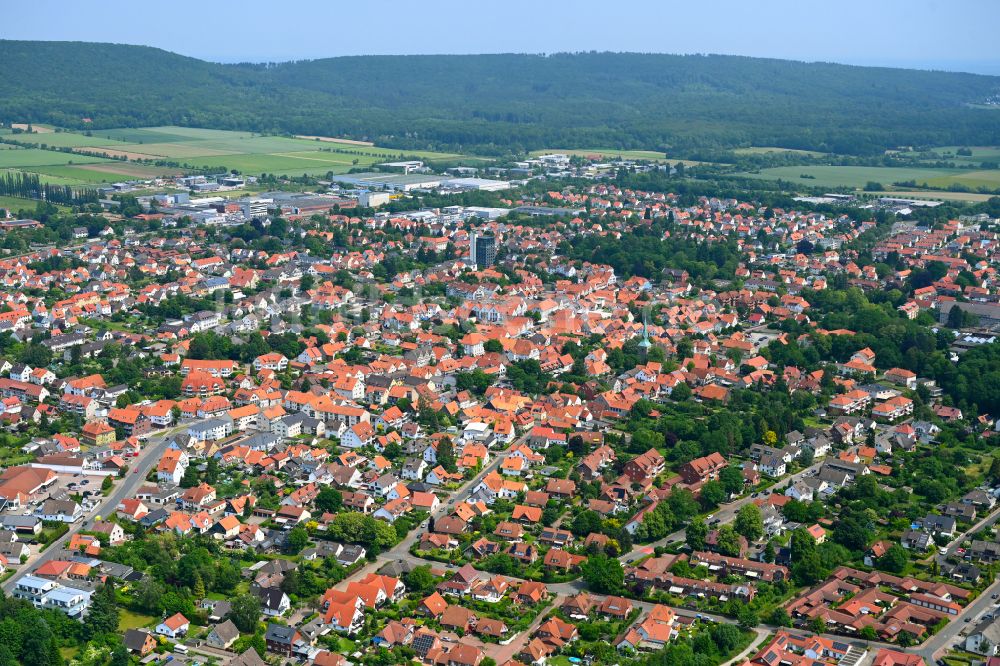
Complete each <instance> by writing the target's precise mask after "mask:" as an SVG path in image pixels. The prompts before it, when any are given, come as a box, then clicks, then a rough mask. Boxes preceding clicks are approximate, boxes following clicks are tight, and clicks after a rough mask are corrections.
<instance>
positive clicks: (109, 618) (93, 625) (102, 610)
mask: <svg viewBox="0 0 1000 666" xmlns="http://www.w3.org/2000/svg"><path fill="white" fill-rule="evenodd" d="M118 616H119V612H118V602H117V600H116V599H115V588H114V585H113V584H111V583H105V584H104V585H101V586H100V587H99V588H97V590H96V591H95V592H94V594H93V596H92V597H91V600H90V608H89V609H88V610H87V621H86V622H85V623H84V625H83V630H84V636H85V638H86V639H87V640H92V639H93V638H94V637H95V636H100V635H102V634H116V633H118Z"/></svg>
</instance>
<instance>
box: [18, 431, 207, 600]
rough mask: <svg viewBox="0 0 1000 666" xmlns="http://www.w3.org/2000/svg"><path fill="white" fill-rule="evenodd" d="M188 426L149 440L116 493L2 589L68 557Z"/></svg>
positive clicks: (26, 565)
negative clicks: (77, 538)
mask: <svg viewBox="0 0 1000 666" xmlns="http://www.w3.org/2000/svg"><path fill="white" fill-rule="evenodd" d="M186 428H187V426H186V425H184V426H175V427H174V428H171V429H169V430H164V431H161V432H159V433H157V434H156V435H153V436H152V437H150V438H149V439H148V440H147V441H146V444H145V445H144V446H143V447H142V450H141V451H140V452H139V455H138V456H136V457H135V458H133V459H132V460H131V461H130V463H131V464H130V465H129V471H128V474H126V475H125V477H124V478H123V479H120V480H119V481H118V483H117V484H115V488H114V490H113V491H112V492H111V494H110V495H109V496H108V497H107V498H105V500H104V501H103V502H101V503H100V504H98V505H97V506H96V507H95V508H94V509H92V510H91V511H90V513H87V514H84V516H83V518H82V519H80V520H78V521H77V522H75V523H73V524H72V525H70V528H69V531H68V532H67V533H66V534H64V535H63V536H61V537H59V538H58V539H56V540H55V541H53V542H52V543H51V544H50V545H49V547H48V548H46V549H45V551H44V552H41V553H35V554H34V555H31V556H30V557H29V558H28V561H27V562H25V563H24V565H22V566H21V568H20V572H19V574H18V575H15V576H12V577H10V578H8V579H7V580H6V581H4V583H3V586H2V588H3V590H4V591H5V592H7V593H10V591H11V590H13V589H14V583H15V582H17V579H18V578H20V577H21V575H23V574H25V573H27V572H29V571H34V570H35V569H37V568H38V567H39V566H41V565H42V564H45V563H46V562H48V561H50V560H54V559H57V558H58V557H63V556H65V550H64V547H65V545H66V544H67V543H68V542H69V540H70V538H72V536H73V535H74V534H76V533H77V532H79V531H80V530H81V529H83V528H84V525H88V524H90V521H91V520H93V518H94V517H95V516H102V517H106V516H109V515H111V514H112V513H114V511H115V509H116V508H117V507H118V504H119V503H120V502H121V501H122V500H123V499H125V498H127V497H131V496H132V495H133V494H134V493H135V491H136V490H137V489H138V488H139V486H140V485H142V484H143V483H144V482H145V481H146V475H147V474H148V473H149V470H150V469H152V468H153V467H154V466H155V465H156V464H157V463H158V462H159V461H160V457H161V456H162V455H163V452H164V451H165V450H166V449H167V444H168V443H169V441H170V438H171V437H172V436H173V435H174V434H176V433H177V432H179V431H180V430H184V429H186ZM136 469H138V470H139V471H138V473H133V472H134V470H136Z"/></svg>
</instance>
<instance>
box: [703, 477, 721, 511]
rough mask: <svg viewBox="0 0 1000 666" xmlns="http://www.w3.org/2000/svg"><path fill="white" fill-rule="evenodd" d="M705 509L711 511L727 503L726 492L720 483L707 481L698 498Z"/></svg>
mask: <svg viewBox="0 0 1000 666" xmlns="http://www.w3.org/2000/svg"><path fill="white" fill-rule="evenodd" d="M698 500H699V501H700V502H701V506H702V508H703V509H705V510H706V511H707V510H711V509H714V508H715V507H717V506H719V505H720V504H722V503H723V502H725V501H726V490H725V489H724V488H723V487H722V484H721V483H719V482H718V481H706V482H705V485H703V486H702V487H701V496H700V497H699V498H698Z"/></svg>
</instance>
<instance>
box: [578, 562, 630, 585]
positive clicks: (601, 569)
mask: <svg viewBox="0 0 1000 666" xmlns="http://www.w3.org/2000/svg"><path fill="white" fill-rule="evenodd" d="M582 573H583V580H584V581H586V583H587V585H588V586H589V587H590V589H592V590H593V591H595V592H598V593H600V594H620V593H621V592H622V590H624V589H625V570H624V569H623V568H622V563H621V562H620V561H619V560H618V559H617V558H613V557H608V556H607V555H602V554H598V555H591V556H590V557H589V558H588V559H587V561H586V562H584V564H583V567H582Z"/></svg>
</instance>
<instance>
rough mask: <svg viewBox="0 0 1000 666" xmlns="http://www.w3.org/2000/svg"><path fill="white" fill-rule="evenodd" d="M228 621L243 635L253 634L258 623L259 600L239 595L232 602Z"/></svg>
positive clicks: (246, 595)
mask: <svg viewBox="0 0 1000 666" xmlns="http://www.w3.org/2000/svg"><path fill="white" fill-rule="evenodd" d="M229 619H230V620H232V621H233V624H235V625H236V628H237V629H239V630H240V631H241V632H243V633H247V634H249V633H253V632H255V631H256V630H257V623H258V622H260V599H258V598H257V597H256V596H254V595H252V594H240V595H237V596H236V597H235V598H234V599H233V600H232V607H231V608H230V609H229Z"/></svg>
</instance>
